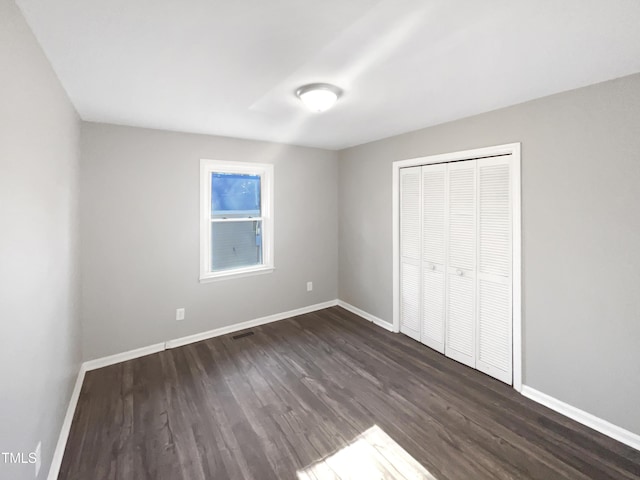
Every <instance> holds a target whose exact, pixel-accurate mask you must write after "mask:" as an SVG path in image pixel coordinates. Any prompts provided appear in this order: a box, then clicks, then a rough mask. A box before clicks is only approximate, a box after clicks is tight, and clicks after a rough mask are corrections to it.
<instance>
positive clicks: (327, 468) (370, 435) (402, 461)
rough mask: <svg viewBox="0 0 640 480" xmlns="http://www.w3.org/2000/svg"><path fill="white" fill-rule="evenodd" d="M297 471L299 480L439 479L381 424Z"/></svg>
mask: <svg viewBox="0 0 640 480" xmlns="http://www.w3.org/2000/svg"><path fill="white" fill-rule="evenodd" d="M297 474H298V479H299V480H329V479H362V480H378V479H385V480H386V479H412V480H414V479H415V480H437V479H436V477H434V476H433V475H431V474H430V473H429V471H428V470H427V469H425V468H424V467H423V466H422V465H420V463H418V461H417V460H415V459H414V458H413V457H412V456H411V455H409V454H408V453H407V452H406V451H405V450H404V449H403V448H402V447H401V446H400V445H398V444H397V443H396V442H395V441H394V440H393V438H391V437H390V436H389V435H387V434H386V433H385V432H384V430H382V429H381V428H380V427H378V426H377V425H374V426H373V427H371V428H369V429H368V430H366V431H365V432H364V433H362V434H361V435H359V436H358V437H356V438H355V439H354V440H353V441H352V442H351V443H350V444H349V445H347V446H346V447H344V448H342V449H340V450H338V451H337V452H336V453H333V454H331V455H329V456H327V457H326V458H323V459H322V460H319V461H318V462H316V463H314V464H313V465H310V466H309V467H306V468H304V469H303V470H299V471H298V472H297Z"/></svg>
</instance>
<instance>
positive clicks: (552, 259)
mask: <svg viewBox="0 0 640 480" xmlns="http://www.w3.org/2000/svg"><path fill="white" fill-rule="evenodd" d="M425 108H429V106H428V105H425ZM511 142H522V218H523V304H524V307H523V308H524V315H523V322H524V357H525V358H524V383H525V384H527V385H529V386H531V387H533V388H536V389H538V390H540V391H542V392H544V393H546V394H549V395H552V396H554V397H556V398H558V399H560V400H562V401H565V402H567V403H569V404H571V405H574V406H576V407H578V408H581V409H583V410H586V411H587V412H590V413H592V414H594V415H597V416H599V417H601V418H604V419H606V420H608V421H610V422H612V423H614V424H616V425H619V426H621V427H624V428H626V429H628V430H630V431H632V432H635V433H638V434H640V410H639V409H638V401H639V399H640V353H639V352H640V294H639V289H640V210H639V208H640V75H633V76H629V77H625V78H621V79H618V80H614V81H610V82H606V83H602V84H598V85H594V86H590V87H587V88H582V89H579V90H574V91H571V92H566V93H562V94H559V95H554V96H551V97H546V98H543V99H540V100H536V101H532V102H528V103H525V104H522V105H518V106H515V107H511V108H507V109H503V110H498V111H495V112H490V113H486V114H483V115H479V116H475V117H471V118H467V119H464V120H460V121H456V122H452V123H447V124H443V125H440V126H436V127H432V128H427V129H424V130H420V131H416V132H412V133H409V134H405V135H401V136H397V137H392V138H388V139H385V140H381V141H377V142H373V143H369V144H366V145H361V146H358V147H354V148H351V149H347V150H344V151H342V152H340V163H339V166H340V168H339V179H340V180H339V194H340V222H339V245H340V251H339V259H340V269H339V295H340V298H341V299H342V300H344V301H346V302H349V303H351V304H353V305H355V306H357V307H359V308H361V309H363V310H365V311H367V312H369V313H371V314H373V315H376V316H378V317H380V318H382V319H384V320H388V321H392V277H391V275H392V245H391V164H392V162H393V161H394V160H401V159H406V158H412V157H419V156H425V155H431V154H436V153H445V152H453V151H458V150H466V149H471V148H477V147H484V146H490V145H498V144H503V143H511Z"/></svg>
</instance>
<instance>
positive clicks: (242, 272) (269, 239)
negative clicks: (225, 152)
mask: <svg viewBox="0 0 640 480" xmlns="http://www.w3.org/2000/svg"><path fill="white" fill-rule="evenodd" d="M213 172H220V173H239V174H243V175H259V176H260V205H261V214H262V216H260V217H251V218H249V217H247V218H242V219H238V218H232V219H228V220H225V221H230V222H231V221H236V222H237V221H239V220H261V221H262V264H260V265H254V266H250V267H240V268H234V269H229V270H222V271H217V272H214V271H212V270H211V222H212V220H211V174H212V173H213ZM273 270H274V262H273V165H271V164H267V163H252V162H229V161H225V160H210V159H201V160H200V282H201V283H203V282H211V281H216V280H223V279H229V278H238V277H244V276H249V275H257V274H262V273H271V272H273Z"/></svg>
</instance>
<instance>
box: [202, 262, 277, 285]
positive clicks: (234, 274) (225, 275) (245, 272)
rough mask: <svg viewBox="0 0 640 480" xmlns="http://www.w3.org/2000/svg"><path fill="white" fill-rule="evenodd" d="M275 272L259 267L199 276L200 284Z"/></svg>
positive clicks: (269, 268) (271, 268)
mask: <svg viewBox="0 0 640 480" xmlns="http://www.w3.org/2000/svg"><path fill="white" fill-rule="evenodd" d="M274 270H275V268H274V267H272V266H264V265H263V266H260V267H257V268H242V269H236V270H230V271H228V272H216V273H208V274H205V275H200V283H209V282H217V281H219V280H227V279H231V278H242V277H251V276H253V275H263V274H265V273H271V272H273V271H274Z"/></svg>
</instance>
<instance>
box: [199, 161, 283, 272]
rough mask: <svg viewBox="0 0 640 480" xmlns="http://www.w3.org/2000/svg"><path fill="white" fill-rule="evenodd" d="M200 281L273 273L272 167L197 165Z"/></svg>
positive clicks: (212, 163) (237, 164)
mask: <svg viewBox="0 0 640 480" xmlns="http://www.w3.org/2000/svg"><path fill="white" fill-rule="evenodd" d="M200 202H201V205H200V217H201V218H200V281H209V280H217V279H222V278H230V277H237V276H242V275H248V274H256V273H268V272H271V271H273V165H267V164H262V163H248V162H224V161H218V160H201V161H200Z"/></svg>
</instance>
